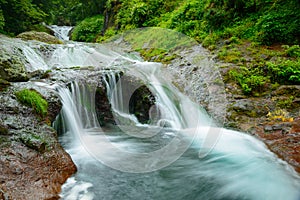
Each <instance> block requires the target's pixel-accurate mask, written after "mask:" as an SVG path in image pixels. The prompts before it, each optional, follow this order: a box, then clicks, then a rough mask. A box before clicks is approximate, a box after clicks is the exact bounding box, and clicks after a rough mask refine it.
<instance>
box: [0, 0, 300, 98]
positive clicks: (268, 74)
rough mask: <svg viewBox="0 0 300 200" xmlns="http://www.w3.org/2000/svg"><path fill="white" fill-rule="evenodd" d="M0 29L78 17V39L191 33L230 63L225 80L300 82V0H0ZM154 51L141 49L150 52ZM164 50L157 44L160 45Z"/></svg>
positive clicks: (252, 89)
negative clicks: (141, 31)
mask: <svg viewBox="0 0 300 200" xmlns="http://www.w3.org/2000/svg"><path fill="white" fill-rule="evenodd" d="M0 5H1V8H0V31H1V32H2V33H7V34H18V33H20V32H22V31H25V30H32V29H33V30H34V29H40V30H41V29H43V28H42V26H41V25H40V22H46V23H55V24H64V25H75V24H76V25H77V26H76V27H75V29H74V31H73V34H72V39H73V40H77V41H85V42H102V41H104V40H106V39H108V38H110V37H111V36H113V35H116V34H118V33H122V32H124V31H127V30H131V29H135V28H141V27H162V28H168V29H173V30H176V31H178V32H181V33H184V34H186V35H188V36H190V37H192V38H194V39H195V40H196V41H198V42H199V43H201V44H202V45H203V46H204V47H206V48H208V49H209V50H211V51H212V52H213V53H214V54H215V55H216V57H217V58H218V59H219V60H221V61H224V62H226V63H233V64H234V66H235V67H232V68H231V69H230V70H229V72H228V73H227V74H226V75H225V81H235V82H236V83H237V84H238V85H239V86H240V88H241V89H242V91H243V92H244V94H246V95H254V96H260V95H264V92H269V91H270V90H272V89H274V88H276V87H278V85H279V84H300V47H299V43H300V12H299V10H300V1H299V0H87V1H84V0H75V1H71V0H67V1H59V0H49V1H45V0H24V1H21V2H18V1H15V0H10V1H8V0H0ZM147 52H151V54H153V50H151V51H145V50H143V51H142V53H143V55H144V57H145V58H148V59H149V57H151V55H146V54H147ZM154 52H158V51H154Z"/></svg>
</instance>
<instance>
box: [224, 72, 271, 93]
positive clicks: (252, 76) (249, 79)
mask: <svg viewBox="0 0 300 200" xmlns="http://www.w3.org/2000/svg"><path fill="white" fill-rule="evenodd" d="M254 71H255V69H248V68H246V67H241V68H240V69H239V70H236V69H233V70H231V71H230V72H229V75H230V77H232V78H233V79H235V80H236V81H237V83H238V84H239V85H240V86H241V88H242V90H243V92H244V93H245V94H251V93H253V92H255V91H261V90H263V86H264V85H265V84H266V83H268V82H269V77H266V76H262V75H260V74H259V73H257V72H254Z"/></svg>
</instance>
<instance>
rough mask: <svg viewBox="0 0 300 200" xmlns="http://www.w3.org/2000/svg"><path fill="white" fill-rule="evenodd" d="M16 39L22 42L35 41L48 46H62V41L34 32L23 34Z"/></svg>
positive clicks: (46, 34)
mask: <svg viewBox="0 0 300 200" xmlns="http://www.w3.org/2000/svg"><path fill="white" fill-rule="evenodd" d="M17 38H21V39H23V40H37V41H40V42H45V43H48V44H63V42H62V41H60V40H59V39H57V38H56V37H54V36H53V35H50V34H48V33H45V32H36V31H29V32H24V33H21V34H19V35H17Z"/></svg>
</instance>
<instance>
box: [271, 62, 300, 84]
mask: <svg viewBox="0 0 300 200" xmlns="http://www.w3.org/2000/svg"><path fill="white" fill-rule="evenodd" d="M266 67H267V70H268V74H269V75H270V77H271V81H272V82H279V83H281V84H300V59H298V60H282V59H281V60H279V61H277V62H267V63H266Z"/></svg>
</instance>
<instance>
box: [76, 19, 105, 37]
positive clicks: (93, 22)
mask: <svg viewBox="0 0 300 200" xmlns="http://www.w3.org/2000/svg"><path fill="white" fill-rule="evenodd" d="M103 23H104V17H103V16H102V15H96V16H94V17H89V18H86V19H84V20H83V21H81V22H80V23H79V24H78V25H77V26H75V28H74V30H73V32H72V36H71V38H72V40H75V41H81V42H93V41H95V40H96V38H97V35H98V34H100V32H101V30H102V28H103Z"/></svg>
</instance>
